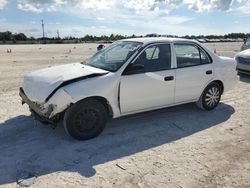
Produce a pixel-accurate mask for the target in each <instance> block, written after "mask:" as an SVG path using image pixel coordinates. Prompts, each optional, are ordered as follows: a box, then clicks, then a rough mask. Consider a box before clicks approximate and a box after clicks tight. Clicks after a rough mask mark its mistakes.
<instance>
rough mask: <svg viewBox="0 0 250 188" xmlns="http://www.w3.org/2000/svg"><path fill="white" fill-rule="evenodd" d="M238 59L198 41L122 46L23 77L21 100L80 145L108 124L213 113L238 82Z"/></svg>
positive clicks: (143, 40) (168, 40) (122, 43)
mask: <svg viewBox="0 0 250 188" xmlns="http://www.w3.org/2000/svg"><path fill="white" fill-rule="evenodd" d="M237 80H238V77H237V72H236V62H235V60H234V59H231V58H226V57H219V56H217V55H216V54H214V53H213V52H211V51H210V50H209V49H207V48H206V47H205V46H203V45H202V44H200V43H199V42H197V41H194V40H186V39H176V38H134V39H126V40H120V41H117V42H115V43H113V44H112V45H110V46H109V47H107V48H106V49H103V50H101V51H98V52H97V53H96V54H94V55H93V56H92V57H91V58H89V59H88V60H86V61H85V62H83V63H74V64H66V65H60V66H54V67H50V68H45V69H42V70H38V71H35V72H33V73H30V74H28V75H26V76H24V81H23V84H22V87H21V88H20V96H21V98H22V102H23V103H27V104H28V105H29V107H30V110H31V112H32V115H34V116H35V117H36V118H38V119H39V120H41V121H43V122H50V123H52V124H57V122H59V121H60V120H63V124H64V128H65V130H66V132H67V133H68V134H69V135H71V136H72V137H74V138H75V139H79V140H86V139H90V138H93V137H95V136H97V135H99V134H100V133H101V132H102V131H103V129H104V127H105V124H106V121H107V119H108V118H118V117H121V116H125V115H128V114H135V113H139V112H144V111H149V110H155V109H160V108H165V107H169V106H175V105H179V104H184V103H190V102H196V103H197V105H198V106H199V107H200V108H202V109H205V110H212V109H214V108H215V107H216V106H217V105H218V104H219V102H220V98H221V95H222V94H223V93H224V92H226V91H228V90H229V89H231V88H232V87H233V86H234V85H235V83H236V82H237Z"/></svg>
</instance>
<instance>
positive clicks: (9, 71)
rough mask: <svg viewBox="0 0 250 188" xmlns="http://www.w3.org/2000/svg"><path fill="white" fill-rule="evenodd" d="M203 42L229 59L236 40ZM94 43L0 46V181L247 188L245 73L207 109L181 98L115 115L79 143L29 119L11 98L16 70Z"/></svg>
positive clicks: (249, 120) (76, 57)
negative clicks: (167, 104)
mask: <svg viewBox="0 0 250 188" xmlns="http://www.w3.org/2000/svg"><path fill="white" fill-rule="evenodd" d="M206 45H207V46H208V47H209V48H211V49H212V50H214V49H216V51H217V53H218V54H220V55H223V56H229V57H233V56H234V55H235V53H236V52H237V51H239V49H240V46H241V43H216V44H212V43H209V44H206ZM96 47H97V45H96V44H68V45H11V46H0V187H17V184H16V179H17V178H18V177H20V176H23V175H26V174H30V175H36V176H37V179H36V182H35V184H33V185H32V186H31V187H67V188H68V187H105V188H106V187H178V188H180V187H183V188H184V187H187V188H189V187H237V188H238V187H241V188H243V187H244V188H247V187H250V136H249V135H250V115H249V114H250V76H241V78H240V81H239V83H238V85H237V86H236V87H235V88H234V90H232V91H229V92H228V93H225V94H224V95H223V97H222V101H221V104H220V105H219V106H218V107H217V108H216V109H215V110H213V111H209V112H206V111H201V110H199V109H197V108H196V106H195V105H194V104H187V105H182V106H178V107H173V108H168V109H163V110H159V111H154V112H149V113H143V114H139V115H133V116H129V117H126V118H120V119H116V120H113V121H111V122H109V123H108V125H107V127H106V129H105V131H104V132H103V134H101V135H100V136H99V137H97V138H95V139H92V140H89V141H85V142H79V141H75V140H73V139H71V138H69V137H68V136H67V135H66V133H65V132H64V130H63V127H62V126H59V127H57V128H56V129H55V130H52V129H51V128H50V127H49V126H46V125H43V124H41V123H38V122H36V121H34V120H33V119H32V117H30V113H29V111H28V107H27V106H26V105H24V106H22V105H21V101H20V98H19V96H18V88H19V86H20V84H21V81H22V77H23V75H24V74H26V73H28V72H31V71H33V70H36V69H40V68H43V67H48V66H52V65H56V64H64V63H72V62H79V61H81V60H82V59H86V58H87V57H89V56H90V55H91V54H92V53H93V52H94V51H95V50H96ZM7 48H11V49H12V53H8V54H7V53H6V50H7ZM70 50H71V53H69V51H70Z"/></svg>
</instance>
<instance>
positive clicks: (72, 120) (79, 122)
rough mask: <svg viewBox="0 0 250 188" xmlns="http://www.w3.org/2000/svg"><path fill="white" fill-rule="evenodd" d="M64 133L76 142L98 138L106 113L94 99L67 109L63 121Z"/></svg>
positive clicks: (105, 119) (101, 105) (104, 123)
mask: <svg viewBox="0 0 250 188" xmlns="http://www.w3.org/2000/svg"><path fill="white" fill-rule="evenodd" d="M63 120H64V121H63V124H64V129H65V131H66V132H67V133H68V134H69V135H70V136H72V137H73V138H75V139H77V140H88V139H91V138H94V137H96V136H98V135H99V134H100V133H101V132H102V131H103V129H104V128H105V125H106V122H107V111H106V108H105V106H104V105H103V104H102V103H100V102H99V101H97V100H95V99H86V100H83V101H80V102H77V103H76V104H74V105H72V106H71V107H69V108H68V109H67V111H66V112H65V115H64V119H63Z"/></svg>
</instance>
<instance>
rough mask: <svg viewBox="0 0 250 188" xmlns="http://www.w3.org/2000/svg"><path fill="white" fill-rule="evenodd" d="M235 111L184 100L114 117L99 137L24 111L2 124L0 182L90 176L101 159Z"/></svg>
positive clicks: (170, 139) (153, 144) (150, 145)
mask: <svg viewBox="0 0 250 188" xmlns="http://www.w3.org/2000/svg"><path fill="white" fill-rule="evenodd" d="M234 112H235V111H234V108H233V107H232V106H230V105H227V104H224V103H221V104H220V105H219V106H218V107H217V108H216V109H215V110H213V111H202V110H199V109H197V108H196V107H195V105H194V104H186V105H181V106H177V107H172V108H166V109H163V110H157V111H152V112H147V113H141V114H137V115H132V116H128V117H124V118H119V119H115V120H112V121H110V122H109V123H108V124H107V127H106V129H105V130H104V132H103V133H102V134H101V135H100V136H98V137H96V138H94V139H92V140H88V141H83V142H81V141H76V140H73V139H71V138H69V137H68V136H67V135H66V133H65V132H64V130H63V127H62V126H58V127H57V128H56V129H55V130H52V129H51V128H50V127H49V126H45V125H43V124H41V123H38V122H36V121H34V120H33V119H32V117H30V116H24V115H20V116H17V117H15V118H11V119H9V120H7V121H5V122H3V123H1V124H0V143H1V145H0V151H1V154H0V169H1V173H0V185H3V184H7V183H12V182H15V181H16V179H17V178H18V177H19V176H20V174H25V173H26V174H27V173H28V174H32V175H35V176H41V175H45V174H50V173H53V172H58V171H70V172H78V173H80V174H81V175H82V176H85V177H91V176H94V175H95V173H96V171H95V168H94V166H96V165H98V164H103V163H106V162H108V161H113V160H116V159H119V158H122V157H125V156H130V155H132V154H136V153H138V152H141V151H145V150H148V149H151V148H154V147H158V146H161V145H163V144H169V143H171V142H173V141H175V140H178V139H182V138H184V137H187V136H189V135H192V134H194V133H197V132H199V131H202V130H205V129H208V128H210V127H213V126H217V125H218V124H220V123H222V122H225V121H227V120H228V119H229V118H230V116H231V115H232V114H233V113H234Z"/></svg>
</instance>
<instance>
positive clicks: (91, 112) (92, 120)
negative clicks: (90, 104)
mask: <svg viewBox="0 0 250 188" xmlns="http://www.w3.org/2000/svg"><path fill="white" fill-rule="evenodd" d="M99 122H100V117H99V114H98V112H97V111H96V110H95V109H84V110H83V111H81V112H79V113H77V114H76V117H75V128H76V130H77V131H79V132H86V131H92V130H94V129H95V127H96V125H97V124H98V123H99Z"/></svg>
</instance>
